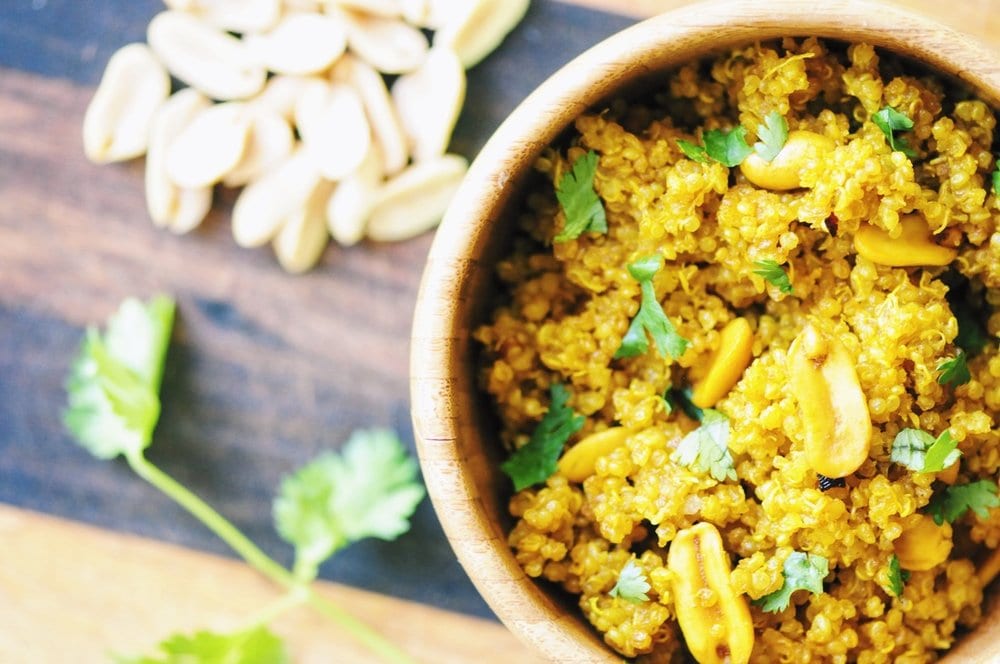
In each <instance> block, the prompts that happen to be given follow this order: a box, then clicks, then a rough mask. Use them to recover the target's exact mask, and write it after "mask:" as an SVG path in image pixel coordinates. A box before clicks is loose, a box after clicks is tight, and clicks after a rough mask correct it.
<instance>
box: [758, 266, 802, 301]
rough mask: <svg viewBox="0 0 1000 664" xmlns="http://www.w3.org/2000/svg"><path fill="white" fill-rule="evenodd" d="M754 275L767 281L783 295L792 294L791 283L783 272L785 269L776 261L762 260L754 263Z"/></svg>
mask: <svg viewBox="0 0 1000 664" xmlns="http://www.w3.org/2000/svg"><path fill="white" fill-rule="evenodd" d="M753 273H754V274H756V275H759V276H761V277H764V280H765V281H768V282H770V283H772V284H774V285H775V286H777V287H778V290H780V291H781V292H782V293H784V294H785V295H788V294H790V293H791V292H792V290H793V289H792V282H791V280H790V279H789V278H788V273H787V272H785V268H783V267H781V265H780V264H779V263H778V261H774V260H770V259H767V260H762V261H754V271H753Z"/></svg>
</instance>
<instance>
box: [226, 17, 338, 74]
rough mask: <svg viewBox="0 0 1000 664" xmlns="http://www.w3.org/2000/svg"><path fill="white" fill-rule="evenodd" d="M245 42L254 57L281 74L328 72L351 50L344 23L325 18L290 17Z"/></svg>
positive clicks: (333, 18)
mask: <svg viewBox="0 0 1000 664" xmlns="http://www.w3.org/2000/svg"><path fill="white" fill-rule="evenodd" d="M244 42H245V43H246V45H247V48H249V49H250V51H251V52H252V54H253V57H254V58H256V60H257V61H258V62H259V63H260V64H262V65H263V66H264V67H266V68H267V69H269V70H270V71H273V72H275V73H278V74H299V75H304V74H315V73H318V72H322V71H326V70H327V69H329V68H330V65H332V64H333V63H334V62H335V61H336V60H337V58H339V57H340V56H341V55H343V53H344V49H345V48H347V30H346V28H345V26H344V22H343V21H340V20H337V18H336V17H335V16H323V15H322V14H289V15H287V16H285V17H284V18H283V19H281V21H280V22H279V23H278V24H277V25H276V26H275V27H274V29H273V30H271V31H269V32H266V33H263V34H259V35H250V36H248V37H247V38H246V39H245V40H244Z"/></svg>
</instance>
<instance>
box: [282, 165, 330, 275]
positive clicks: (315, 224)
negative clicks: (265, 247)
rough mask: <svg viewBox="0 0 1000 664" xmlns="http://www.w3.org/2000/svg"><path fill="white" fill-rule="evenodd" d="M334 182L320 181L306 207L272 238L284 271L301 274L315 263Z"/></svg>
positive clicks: (323, 241)
mask: <svg viewBox="0 0 1000 664" xmlns="http://www.w3.org/2000/svg"><path fill="white" fill-rule="evenodd" d="M331 191H333V183H331V182H326V181H323V182H320V183H319V185H318V186H317V187H316V188H315V189H314V190H313V193H312V195H310V196H309V199H308V200H307V201H306V203H305V205H303V206H302V208H300V209H299V210H296V211H295V212H293V213H292V215H291V216H290V217H289V218H288V219H286V220H285V222H284V224H283V225H282V227H281V230H280V231H278V235H277V236H276V237H275V238H274V242H273V245H274V254H275V255H276V256H277V257H278V262H279V263H280V264H281V267H283V268H284V269H285V271H286V272H291V273H292V274H300V273H302V272H305V271H306V270H308V269H310V268H311V267H312V266H314V265H315V264H316V262H317V261H318V260H319V258H320V256H322V255H323V250H324V249H325V248H326V244H327V242H328V241H329V240H330V235H329V233H327V232H326V204H327V201H328V200H329V198H330V192H331Z"/></svg>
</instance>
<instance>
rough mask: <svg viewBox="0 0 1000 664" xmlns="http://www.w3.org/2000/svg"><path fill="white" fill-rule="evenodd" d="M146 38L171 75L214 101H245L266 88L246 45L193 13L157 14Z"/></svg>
mask: <svg viewBox="0 0 1000 664" xmlns="http://www.w3.org/2000/svg"><path fill="white" fill-rule="evenodd" d="M146 39H147V40H148V41H149V46H150V48H152V49H153V52H154V53H156V55H157V57H159V59H160V61H161V62H162V63H163V64H164V65H165V66H166V68H167V69H168V70H169V71H170V73H171V74H173V75H174V76H176V77H177V78H179V79H180V80H182V81H184V82H185V83H187V84H188V85H190V86H191V87H193V88H195V89H197V90H200V91H201V92H203V93H205V94H206V95H208V96H209V97H212V98H213V99H219V100H231V99H245V98H247V97H251V96H253V95H255V94H257V93H258V92H259V91H260V89H261V88H262V87H264V80H265V78H266V76H267V72H266V71H265V70H264V67H262V66H260V65H259V64H257V63H256V62H254V60H253V58H252V57H251V56H250V52H249V50H248V49H247V47H246V44H244V43H243V42H242V41H240V40H239V39H237V38H236V37H233V36H232V35H230V34H228V33H226V32H223V31H221V30H218V29H216V28H213V27H211V26H209V25H207V24H206V23H203V22H202V21H199V20H198V19H197V18H195V17H194V16H192V15H190V14H187V13H184V12H179V11H165V12H161V13H159V14H157V15H156V16H154V17H153V20H152V21H150V22H149V27H148V28H147V31H146Z"/></svg>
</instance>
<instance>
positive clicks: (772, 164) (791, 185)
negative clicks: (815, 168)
mask: <svg viewBox="0 0 1000 664" xmlns="http://www.w3.org/2000/svg"><path fill="white" fill-rule="evenodd" d="M835 147H836V144H835V143H834V142H833V140H832V139H830V138H827V137H826V136H824V135H822V134H817V133H816V132H813V131H801V130H800V131H793V132H789V134H788V140H787V141H785V145H784V146H783V147H782V148H781V152H779V153H778V154H777V156H775V158H774V159H772V160H771V161H767V160H765V159H764V158H763V157H761V156H760V155H759V154H757V153H756V152H752V153H750V156H749V157H747V158H746V159H744V160H743V163H742V164H740V172H741V173H743V177H745V178H746V179H747V180H749V181H750V182H751V183H753V184H755V185H757V186H758V187H761V188H763V189H770V190H772V191H788V190H789V189H798V188H799V187H801V186H802V182H801V179H800V178H801V174H802V169H803V168H805V167H806V166H807V165H808V164H809V162H810V161H813V160H815V159H818V158H821V157H822V156H824V155H825V154H827V153H829V152H833V149H834V148H835Z"/></svg>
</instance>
